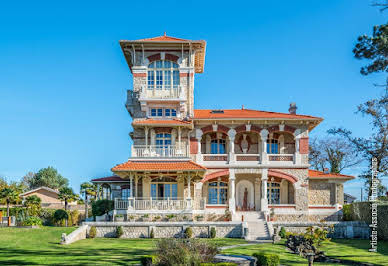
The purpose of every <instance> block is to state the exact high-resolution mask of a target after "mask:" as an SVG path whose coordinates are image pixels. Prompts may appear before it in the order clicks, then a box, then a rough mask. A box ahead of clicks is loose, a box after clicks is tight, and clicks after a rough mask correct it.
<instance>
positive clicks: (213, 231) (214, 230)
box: [210, 227, 217, 238]
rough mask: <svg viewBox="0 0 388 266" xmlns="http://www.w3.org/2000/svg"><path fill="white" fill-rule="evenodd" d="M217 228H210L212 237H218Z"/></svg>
mask: <svg viewBox="0 0 388 266" xmlns="http://www.w3.org/2000/svg"><path fill="white" fill-rule="evenodd" d="M216 234H217V232H216V228H215V227H212V228H210V238H216Z"/></svg>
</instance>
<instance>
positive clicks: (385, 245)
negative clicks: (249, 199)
mask: <svg viewBox="0 0 388 266" xmlns="http://www.w3.org/2000/svg"><path fill="white" fill-rule="evenodd" d="M368 248H369V240H352V239H333V240H332V241H330V242H328V243H325V244H324V245H323V246H322V248H321V249H322V250H324V251H325V252H326V255H327V256H329V257H332V258H336V259H341V260H346V261H347V262H346V264H335V265H352V263H353V262H365V263H373V265H388V242H387V241H380V242H379V244H378V252H377V253H373V252H369V251H368ZM255 252H268V253H275V254H278V255H279V256H280V263H281V264H283V265H290V266H292V265H295V266H296V265H308V263H307V260H306V259H304V258H302V257H300V256H298V255H295V254H292V253H291V252H289V251H287V250H286V249H285V247H284V241H282V242H280V243H279V244H275V245H273V244H256V245H250V246H241V247H237V248H232V249H226V250H223V253H225V254H244V255H252V254H253V253H255ZM314 265H332V264H327V263H314Z"/></svg>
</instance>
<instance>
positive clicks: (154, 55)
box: [120, 34, 206, 121]
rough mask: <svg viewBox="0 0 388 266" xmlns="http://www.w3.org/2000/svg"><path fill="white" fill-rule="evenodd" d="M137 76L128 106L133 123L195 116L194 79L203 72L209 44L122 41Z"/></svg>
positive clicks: (167, 39) (171, 39)
mask: <svg viewBox="0 0 388 266" xmlns="http://www.w3.org/2000/svg"><path fill="white" fill-rule="evenodd" d="M120 46H121V49H122V51H123V53H124V56H125V59H126V61H127V63H128V66H129V68H130V70H131V73H132V75H133V90H129V91H128V96H127V103H126V107H127V110H128V112H129V113H130V115H131V116H132V118H133V120H134V121H136V120H138V119H147V118H152V119H179V120H184V119H185V120H187V119H190V118H191V117H193V115H194V93H193V92H194V77H195V74H196V73H202V72H203V70H204V63H205V51H206V42H205V41H202V40H200V41H192V40H186V39H180V38H175V37H170V36H167V35H166V34H164V35H163V36H159V37H154V38H148V39H141V40H134V41H129V40H121V41H120Z"/></svg>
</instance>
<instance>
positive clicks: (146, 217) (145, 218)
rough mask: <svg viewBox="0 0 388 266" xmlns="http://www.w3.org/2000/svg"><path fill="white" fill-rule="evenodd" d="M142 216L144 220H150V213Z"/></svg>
mask: <svg viewBox="0 0 388 266" xmlns="http://www.w3.org/2000/svg"><path fill="white" fill-rule="evenodd" d="M141 218H142V220H143V222H148V221H149V220H150V215H149V214H147V213H146V214H144V215H143V216H142V217H141Z"/></svg>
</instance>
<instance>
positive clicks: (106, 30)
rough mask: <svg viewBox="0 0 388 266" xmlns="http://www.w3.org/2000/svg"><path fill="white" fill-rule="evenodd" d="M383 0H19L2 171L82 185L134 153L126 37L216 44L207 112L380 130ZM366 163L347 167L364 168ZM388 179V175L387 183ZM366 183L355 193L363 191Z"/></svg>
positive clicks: (349, 187) (3, 73)
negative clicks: (373, 102) (363, 41)
mask: <svg viewBox="0 0 388 266" xmlns="http://www.w3.org/2000/svg"><path fill="white" fill-rule="evenodd" d="M370 4H371V1H362V0H358V1H354V0H353V1H350V0H347V1H338V0H327V1H307V0H306V1H281V2H279V1H275V2H273V1H251V2H247V1H242V2H238V3H236V2H228V1H203V2H202V1H184V2H182V1H147V3H145V2H143V1H133V2H132V1H111V2H109V3H108V2H107V1H66V2H59V1H17V2H15V1H7V2H5V1H4V2H2V6H1V9H0V151H1V152H0V175H1V176H5V177H7V178H8V179H9V180H18V179H20V178H21V177H22V176H23V175H24V174H25V173H27V172H28V171H38V170H39V169H40V168H43V167H46V166H49V165H51V166H54V167H55V168H57V169H58V170H59V172H60V173H61V174H62V175H63V176H65V177H67V178H68V179H69V180H70V184H71V186H72V187H74V188H75V189H76V190H77V191H78V189H79V185H80V183H82V182H84V181H88V180H90V179H91V178H95V177H101V176H106V175H110V174H111V172H110V168H111V167H112V166H114V165H115V164H117V163H121V162H124V161H126V160H127V158H128V156H129V151H130V138H129V136H128V133H129V132H130V130H131V126H130V123H131V119H130V116H129V114H128V113H127V111H126V109H125V107H124V103H125V99H126V90H127V89H130V88H131V87H132V84H131V83H132V79H131V75H130V72H129V69H128V67H127V64H126V62H125V60H124V57H123V55H122V53H121V50H120V47H119V43H118V41H119V40H121V39H140V38H146V37H154V36H159V35H162V34H163V32H164V31H166V32H167V34H168V35H171V36H175V37H181V38H187V39H204V40H206V41H207V43H208V45H207V55H206V63H205V73H204V74H199V75H197V76H196V84H195V106H196V108H241V105H244V106H245V107H246V108H251V109H259V110H268V111H278V112H287V109H288V105H289V103H290V102H291V101H294V102H296V103H297V105H298V107H299V108H298V113H303V114H309V115H315V116H321V117H324V118H325V121H324V122H323V123H322V124H321V125H319V126H318V127H317V128H316V129H315V130H314V131H313V132H312V134H311V135H312V136H325V135H326V130H327V129H329V128H331V127H334V126H344V127H346V128H348V129H350V130H352V131H353V132H354V133H355V135H358V136H365V135H367V134H368V133H369V132H370V125H369V123H368V121H367V120H366V119H364V118H362V117H361V116H359V115H356V114H354V111H355V110H356V106H357V105H358V104H359V103H362V102H364V101H365V100H367V99H369V98H372V97H375V96H377V95H378V94H379V89H377V88H375V87H373V85H372V84H373V83H375V82H383V81H384V79H385V78H384V76H382V75H372V76H369V77H364V76H361V75H360V74H359V69H360V67H361V66H362V65H364V64H366V63H367V62H365V61H358V60H356V59H354V57H353V54H352V49H353V46H354V44H355V41H356V38H357V36H359V35H361V34H365V33H366V34H370V33H371V30H372V26H373V25H377V24H382V23H385V22H386V18H387V15H388V13H387V12H386V13H381V12H379V11H378V9H377V8H375V7H372V6H370ZM359 170H360V169H359V168H353V169H349V170H347V171H345V173H348V174H357V172H359ZM384 183H385V185H388V180H384ZM361 186H362V184H361V183H360V182H359V181H351V182H348V183H347V184H346V186H345V191H347V192H350V193H352V194H354V195H356V196H358V195H359V192H360V187H361Z"/></svg>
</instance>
